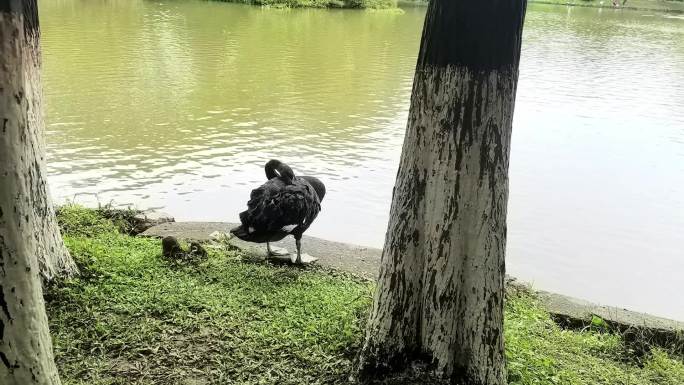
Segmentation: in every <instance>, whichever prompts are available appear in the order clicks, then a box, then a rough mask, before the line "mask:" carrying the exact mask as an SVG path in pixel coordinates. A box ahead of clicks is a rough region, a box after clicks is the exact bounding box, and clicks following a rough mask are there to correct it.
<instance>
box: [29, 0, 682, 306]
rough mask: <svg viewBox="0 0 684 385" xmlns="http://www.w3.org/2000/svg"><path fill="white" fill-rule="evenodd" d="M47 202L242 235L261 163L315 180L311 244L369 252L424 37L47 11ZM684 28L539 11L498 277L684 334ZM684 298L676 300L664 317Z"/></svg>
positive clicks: (383, 219) (249, 14) (225, 9)
mask: <svg viewBox="0 0 684 385" xmlns="http://www.w3.org/2000/svg"><path fill="white" fill-rule="evenodd" d="M41 12H42V13H41V17H42V23H43V49H44V80H45V93H46V97H47V109H48V112H47V122H48V142H49V157H50V172H51V174H52V176H51V180H50V182H51V188H52V190H53V195H55V197H56V198H58V199H59V200H64V199H68V198H73V197H74V196H76V201H78V202H84V203H88V202H91V201H92V200H95V199H98V200H99V201H100V202H109V201H110V200H115V201H116V202H118V203H128V202H130V203H135V204H136V205H138V206H140V207H157V208H164V209H165V210H166V211H168V212H170V213H172V214H174V215H175V216H176V217H177V218H179V219H189V220H224V221H235V220H236V218H237V213H238V212H239V211H240V210H242V209H243V207H244V205H245V200H246V198H247V197H248V194H249V191H250V189H251V188H252V187H253V186H254V185H255V184H258V183H259V182H261V181H263V179H264V176H263V171H262V168H261V167H262V165H263V164H264V163H265V161H266V160H268V159H270V158H280V159H282V160H285V161H287V162H289V163H290V164H291V165H292V166H293V167H294V169H295V172H298V173H300V174H311V175H317V176H319V177H320V178H321V179H323V180H324V181H325V182H326V185H327V186H328V190H329V193H328V194H329V195H326V201H325V202H324V209H323V212H322V213H321V215H320V216H319V219H317V221H316V224H315V225H314V226H313V227H312V228H311V229H310V233H311V234H312V235H318V236H322V237H326V238H331V239H336V240H340V241H348V242H354V243H360V244H365V245H370V246H381V245H382V239H383V237H384V232H385V228H386V223H387V214H388V211H389V203H390V199H391V193H392V186H393V183H394V177H395V173H396V167H397V164H398V158H399V153H400V150H401V143H402V140H403V134H404V127H405V123H406V116H407V112H408V102H409V95H410V91H411V82H412V75H413V69H414V65H415V60H416V56H417V51H418V44H419V39H420V29H421V27H422V21H423V13H424V10H423V9H420V8H418V9H407V10H406V13H404V14H392V13H384V12H378V13H372V12H356V11H332V10H329V11H326V10H285V11H280V10H262V9H259V8H254V7H246V6H240V5H231V4H223V3H212V2H168V3H167V2H161V3H160V2H144V1H107V2H105V1H100V2H93V1H79V0H47V1H44V2H41ZM683 41H684V20H680V19H676V18H665V17H663V16H662V15H644V14H641V13H638V12H622V11H615V12H614V11H613V10H603V11H599V10H594V9H581V8H576V9H574V8H564V7H549V6H533V7H531V9H530V11H529V12H528V17H527V24H526V31H525V40H524V43H523V58H522V63H521V76H520V85H519V90H518V100H517V105H516V117H515V123H514V136H513V150H512V151H513V153H512V156H511V201H510V209H509V210H510V211H509V212H510V215H509V253H508V270H509V272H510V273H512V274H514V275H517V276H520V277H522V278H525V279H528V280H531V281H534V282H535V283H536V284H537V285H538V286H540V287H544V288H548V289H551V290H557V291H562V292H565V293H568V294H572V295H577V296H581V297H585V298H589V299H593V300H596V301H600V302H604V303H610V304H618V305H623V306H628V307H632V308H636V309H639V310H644V311H650V312H654V313H658V314H663V315H668V316H671V317H677V318H681V319H684V303H682V302H681V301H682V300H681V299H679V298H676V299H672V298H667V300H669V301H670V302H669V303H668V302H666V301H665V299H663V298H662V293H664V292H671V291H673V290H674V291H676V292H681V291H683V290H684V286H683V285H684V283H682V281H681V280H680V279H679V278H678V276H677V273H679V272H682V271H684V262H683V261H682V258H681V257H682V251H681V245H682V244H684V236H683V235H682V232H681V231H680V229H681V228H682V225H684V177H683V175H684V172H683V171H684V105H683V104H682V101H684V43H682V42H683ZM673 300H674V301H680V302H679V303H677V304H673V303H672V302H671V301H673Z"/></svg>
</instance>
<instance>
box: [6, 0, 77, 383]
mask: <svg viewBox="0 0 684 385" xmlns="http://www.w3.org/2000/svg"><path fill="white" fill-rule="evenodd" d="M37 12H38V10H37V8H36V0H24V1H21V0H0V384H3V385H27V384H59V383H60V382H59V377H58V375H57V369H56V367H55V363H54V359H53V355H52V342H51V340H50V333H49V330H48V324H47V317H46V315H45V304H44V302H43V296H42V289H41V274H42V276H43V278H45V279H51V278H53V277H55V276H58V275H64V274H71V273H74V272H75V271H76V267H75V265H74V263H73V261H72V260H71V257H70V256H69V253H68V252H67V250H66V248H65V247H64V244H63V243H62V240H61V237H60V234H59V229H58V227H57V223H56V220H55V216H54V211H53V208H52V205H51V202H50V200H49V198H48V191H47V184H46V179H45V155H44V150H43V149H44V147H43V138H42V135H43V117H42V105H41V102H42V95H41V90H40V77H39V70H40V48H39V29H38V14H37Z"/></svg>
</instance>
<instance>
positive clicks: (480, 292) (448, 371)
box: [357, 0, 526, 385]
mask: <svg viewBox="0 0 684 385" xmlns="http://www.w3.org/2000/svg"><path fill="white" fill-rule="evenodd" d="M525 7H526V1H525V0H479V1H454V0H432V1H431V2H430V6H429V8H428V12H427V18H426V21H425V27H424V31H423V40H422V45H421V51H420V56H419V59H418V65H417V69H416V74H415V79H414V86H413V93H412V98H411V110H410V114H409V121H408V127H407V132H406V138H405V140H404V148H403V152H402V157H401V163H400V166H399V172H398V175H397V181H396V185H395V189H394V197H393V200H392V208H391V213H390V223H389V227H388V230H387V236H386V239H385V247H384V251H383V255H382V263H381V269H380V278H379V282H378V288H377V292H376V296H375V301H374V305H373V310H372V313H371V316H370V319H369V323H368V329H367V335H366V341H365V344H364V347H363V349H362V352H361V355H360V359H359V368H358V373H357V374H358V379H359V380H361V381H367V382H370V381H372V380H376V379H382V378H385V379H386V378H392V377H397V378H399V377H402V376H408V377H411V374H410V373H407V370H406V369H407V368H414V369H415V368H421V369H422V370H421V371H422V372H423V373H427V374H428V375H431V376H434V377H435V378H437V379H442V380H445V382H448V383H454V384H474V385H475V384H476V385H481V384H487V385H490V384H497V385H499V384H505V382H506V381H505V368H504V358H505V357H504V343H503V334H502V332H503V330H502V329H503V299H504V298H503V297H504V265H505V264H504V257H505V246H506V205H507V200H508V159H509V149H510V137H511V123H512V118H513V107H514V101H515V91H516V86H517V78H518V63H519V56H520V39H521V34H522V25H523V19H524V14H525ZM409 371H410V370H409ZM390 382H391V381H390Z"/></svg>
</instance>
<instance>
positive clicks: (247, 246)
mask: <svg viewBox="0 0 684 385" xmlns="http://www.w3.org/2000/svg"><path fill="white" fill-rule="evenodd" d="M236 225H237V224H235V223H228V222H165V223H157V224H155V225H153V226H152V227H150V228H148V229H146V230H145V231H143V232H142V233H140V234H139V236H144V237H154V238H163V237H166V236H174V237H176V238H177V239H179V240H186V241H187V240H194V241H198V242H210V241H212V234H215V233H216V232H219V233H226V234H227V233H228V231H229V230H230V229H231V228H233V227H234V226H236ZM290 238H291V237H288V238H286V239H284V240H282V241H280V242H276V243H274V245H275V246H278V247H284V248H287V249H288V250H294V240H293V239H290ZM228 242H229V243H230V244H231V245H232V246H234V247H236V248H238V249H240V250H241V251H243V252H245V253H248V254H251V255H254V256H261V257H263V256H265V247H264V246H262V245H256V244H251V243H247V242H244V241H241V240H239V239H235V238H231V239H230V240H229V241H228ZM302 246H303V247H302V249H303V252H306V253H308V254H311V255H313V256H315V257H317V258H319V259H318V261H317V264H318V265H320V266H321V267H324V268H329V269H332V270H337V271H343V272H347V273H351V274H354V275H356V276H359V277H362V278H365V279H373V280H374V279H375V278H377V274H378V269H379V266H380V258H381V254H382V250H381V249H377V248H370V247H364V246H357V245H352V244H347V243H342V242H334V241H328V240H325V239H321V238H317V237H311V236H306V235H305V236H304V238H303V240H302ZM506 284H507V287H508V288H515V289H525V290H531V291H532V292H534V293H535V294H536V295H537V296H538V298H539V299H540V300H541V302H542V304H543V306H544V307H545V308H546V310H547V311H548V312H549V313H550V314H551V317H552V318H553V319H554V321H556V322H557V323H559V324H560V325H561V326H564V327H570V328H577V329H581V328H586V327H590V326H591V325H592V324H594V325H595V324H596V321H597V319H598V320H600V322H601V324H602V325H604V326H606V327H608V328H610V329H611V330H614V331H617V332H619V333H620V334H622V335H623V337H625V341H626V342H627V343H630V344H632V345H634V346H635V347H636V348H637V349H646V350H647V349H648V346H645V345H656V346H661V347H664V348H666V349H669V350H674V351H675V352H677V353H679V354H684V321H677V320H671V319H667V318H662V317H657V316H653V315H650V314H646V313H640V312H636V311H631V310H627V309H623V308H619V307H614V306H605V305H598V304H595V303H591V302H589V301H585V300H582V299H579V298H573V297H570V296H566V295H562V294H557V293H551V292H547V291H542V290H535V289H533V288H532V287H531V285H529V284H527V283H525V282H523V281H520V280H518V279H516V278H514V277H509V276H507V277H506Z"/></svg>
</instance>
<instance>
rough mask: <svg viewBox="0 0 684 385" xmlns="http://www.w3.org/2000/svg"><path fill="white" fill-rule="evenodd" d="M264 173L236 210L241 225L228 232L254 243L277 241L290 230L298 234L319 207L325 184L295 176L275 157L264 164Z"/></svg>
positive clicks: (291, 232) (314, 179) (303, 229)
mask: <svg viewBox="0 0 684 385" xmlns="http://www.w3.org/2000/svg"><path fill="white" fill-rule="evenodd" d="M276 171H278V172H276ZM266 175H267V177H271V176H273V177H272V178H270V180H269V181H268V182H266V183H264V184H263V185H261V186H260V187H258V188H256V189H254V190H252V192H251V194H250V199H249V201H248V202H247V210H246V211H243V212H242V213H240V222H241V223H242V225H241V226H238V227H236V228H234V229H232V230H231V233H232V234H233V235H235V236H236V237H238V238H240V239H242V240H245V241H250V242H258V243H263V242H274V241H279V240H281V239H283V238H285V237H286V236H287V235H290V234H292V235H294V236H295V237H301V235H302V233H304V231H306V230H307V229H308V228H309V226H311V223H312V222H313V221H314V219H316V216H318V213H319V212H320V211H321V200H322V198H323V196H324V195H325V186H324V185H323V183H322V182H321V181H320V180H318V179H317V178H314V177H297V176H295V175H294V173H293V172H292V169H290V167H288V166H287V165H286V164H284V163H281V162H279V161H276V160H272V161H270V162H268V163H267V164H266ZM274 175H275V176H274ZM287 226H290V227H292V226H295V227H294V228H291V229H286V227H287Z"/></svg>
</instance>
